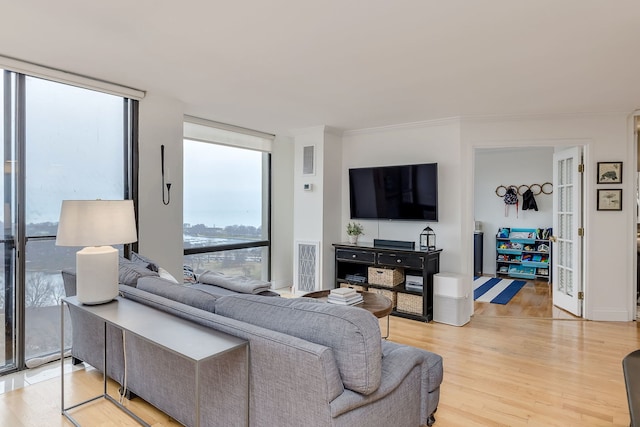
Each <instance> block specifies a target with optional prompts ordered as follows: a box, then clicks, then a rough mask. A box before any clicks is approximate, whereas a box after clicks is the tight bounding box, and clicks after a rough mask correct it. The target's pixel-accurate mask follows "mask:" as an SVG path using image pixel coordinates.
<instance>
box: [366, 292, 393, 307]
mask: <svg viewBox="0 0 640 427" xmlns="http://www.w3.org/2000/svg"><path fill="white" fill-rule="evenodd" d="M369 291H370V292H375V293H376V294H380V295H382V296H385V297H387V298H389V299H390V300H391V306H392V307H393V308H395V306H396V301H397V296H396V295H397V293H396V292H393V291H390V290H387V289H374V288H371V289H369Z"/></svg>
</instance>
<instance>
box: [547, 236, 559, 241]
mask: <svg viewBox="0 0 640 427" xmlns="http://www.w3.org/2000/svg"><path fill="white" fill-rule="evenodd" d="M549 240H550V241H551V242H553V243H555V242H556V241H557V240H558V238H557V237H556V236H549Z"/></svg>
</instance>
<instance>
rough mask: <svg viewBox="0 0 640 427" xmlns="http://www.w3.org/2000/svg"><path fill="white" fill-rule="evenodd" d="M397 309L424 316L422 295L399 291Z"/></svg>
mask: <svg viewBox="0 0 640 427" xmlns="http://www.w3.org/2000/svg"><path fill="white" fill-rule="evenodd" d="M396 310H398V311H401V312H403V313H410V314H417V315H419V316H422V295H413V294H405V293H401V292H398V303H397V306H396Z"/></svg>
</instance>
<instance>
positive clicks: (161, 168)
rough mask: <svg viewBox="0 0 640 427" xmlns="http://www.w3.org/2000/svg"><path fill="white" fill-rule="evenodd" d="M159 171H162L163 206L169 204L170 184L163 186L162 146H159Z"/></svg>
mask: <svg viewBox="0 0 640 427" xmlns="http://www.w3.org/2000/svg"><path fill="white" fill-rule="evenodd" d="M160 170H161V171H162V204H164V205H165V206H166V205H168V204H169V203H171V183H170V182H167V183H166V184H165V182H164V180H165V176H164V144H163V145H161V146H160ZM165 187H166V188H167V193H166V198H165V191H164V189H165Z"/></svg>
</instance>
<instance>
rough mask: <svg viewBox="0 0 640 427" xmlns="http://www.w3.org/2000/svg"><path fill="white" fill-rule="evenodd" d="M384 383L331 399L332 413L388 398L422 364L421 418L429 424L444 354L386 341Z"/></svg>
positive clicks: (435, 399) (436, 399)
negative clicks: (367, 391)
mask: <svg viewBox="0 0 640 427" xmlns="http://www.w3.org/2000/svg"><path fill="white" fill-rule="evenodd" d="M382 350H383V358H382V382H381V384H380V387H379V388H378V390H376V391H375V392H374V393H372V394H370V395H368V396H364V395H362V394H359V393H354V392H352V391H350V390H345V392H344V393H343V394H342V395H340V396H339V397H338V398H336V399H335V400H334V401H333V402H331V415H332V416H333V417H337V416H340V415H341V414H343V413H346V412H349V411H352V410H354V409H356V408H358V407H361V406H365V405H369V404H371V403H373V402H376V401H378V400H381V399H384V398H385V397H386V396H387V395H389V394H390V393H391V392H393V391H394V390H395V389H396V388H397V387H398V386H399V385H400V384H401V383H402V382H404V381H405V380H406V379H407V377H409V376H410V375H412V374H413V372H414V369H416V367H418V369H419V375H420V384H421V387H420V388H421V390H420V419H421V420H422V423H423V424H428V420H429V417H430V416H431V415H432V414H433V413H434V412H435V410H436V409H437V404H438V400H439V395H440V383H442V376H443V369H442V357H441V356H440V355H438V354H435V353H431V352H428V351H425V350H421V349H418V348H415V347H410V346H406V345H402V344H397V343H393V342H390V341H383V343H382Z"/></svg>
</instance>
